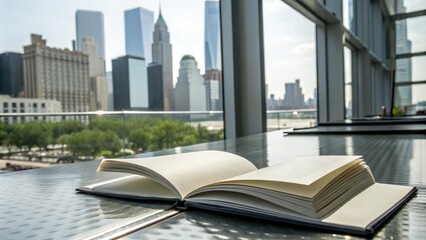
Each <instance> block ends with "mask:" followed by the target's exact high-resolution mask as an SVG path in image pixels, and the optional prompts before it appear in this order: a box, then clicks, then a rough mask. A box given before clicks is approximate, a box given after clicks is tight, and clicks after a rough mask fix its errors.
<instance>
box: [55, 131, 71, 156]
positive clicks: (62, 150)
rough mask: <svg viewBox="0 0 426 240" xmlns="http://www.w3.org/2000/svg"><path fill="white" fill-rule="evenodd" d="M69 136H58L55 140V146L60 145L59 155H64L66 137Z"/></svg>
mask: <svg viewBox="0 0 426 240" xmlns="http://www.w3.org/2000/svg"><path fill="white" fill-rule="evenodd" d="M69 136H70V135H68V134H65V135H61V136H59V137H58V138H57V139H56V143H57V144H61V154H64V148H65V145H66V144H67V141H68V137H69Z"/></svg>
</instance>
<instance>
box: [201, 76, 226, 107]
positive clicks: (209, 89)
mask: <svg viewBox="0 0 426 240" xmlns="http://www.w3.org/2000/svg"><path fill="white" fill-rule="evenodd" d="M221 74H222V73H221V71H220V70H217V69H210V70H207V71H206V74H205V75H204V80H205V82H204V83H205V85H206V94H207V110H209V111H220V110H222V77H221V76H222V75H221Z"/></svg>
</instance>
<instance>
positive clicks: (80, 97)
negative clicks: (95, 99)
mask: <svg viewBox="0 0 426 240" xmlns="http://www.w3.org/2000/svg"><path fill="white" fill-rule="evenodd" d="M23 64H24V94H25V97H27V98H43V99H51V100H58V101H60V102H61V104H62V110H63V111H65V112H85V111H89V105H90V103H89V101H90V92H89V57H88V55H87V54H84V53H82V52H76V51H70V50H68V49H58V48H52V47H48V46H47V45H46V40H45V39H43V38H42V36H41V35H35V34H32V35H31V45H28V46H24V55H23Z"/></svg>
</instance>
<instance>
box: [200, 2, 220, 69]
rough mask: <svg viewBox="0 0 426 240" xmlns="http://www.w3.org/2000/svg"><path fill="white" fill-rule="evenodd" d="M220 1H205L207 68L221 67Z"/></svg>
mask: <svg viewBox="0 0 426 240" xmlns="http://www.w3.org/2000/svg"><path fill="white" fill-rule="evenodd" d="M220 49H221V47H220V16H219V1H205V2H204V57H205V70H206V71H207V70H210V69H221V68H222V67H221V64H222V63H221V58H222V57H221V54H220Z"/></svg>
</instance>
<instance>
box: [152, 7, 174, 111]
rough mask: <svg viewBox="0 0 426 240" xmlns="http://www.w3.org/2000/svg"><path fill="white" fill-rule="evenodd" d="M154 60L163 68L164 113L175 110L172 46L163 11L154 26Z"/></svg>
mask: <svg viewBox="0 0 426 240" xmlns="http://www.w3.org/2000/svg"><path fill="white" fill-rule="evenodd" d="M152 60H153V61H154V62H156V63H158V64H161V65H162V67H163V100H164V101H163V104H164V111H171V110H174V93H173V58H172V45H171V44H170V34H169V32H168V30H167V24H166V22H165V21H164V18H163V16H162V15H161V10H160V13H159V15H158V19H157V22H156V23H155V26H154V33H153V43H152Z"/></svg>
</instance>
